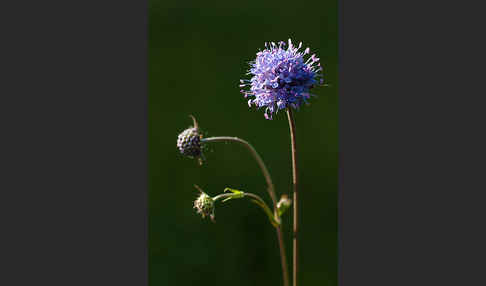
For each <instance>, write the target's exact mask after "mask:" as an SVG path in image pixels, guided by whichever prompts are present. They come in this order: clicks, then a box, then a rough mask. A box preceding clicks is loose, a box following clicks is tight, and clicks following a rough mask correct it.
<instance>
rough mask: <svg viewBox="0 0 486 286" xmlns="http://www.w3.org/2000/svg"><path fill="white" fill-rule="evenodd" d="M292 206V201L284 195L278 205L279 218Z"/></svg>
mask: <svg viewBox="0 0 486 286" xmlns="http://www.w3.org/2000/svg"><path fill="white" fill-rule="evenodd" d="M290 205H292V200H291V199H289V197H288V196H287V195H282V197H281V198H280V201H279V202H278V203H277V211H278V216H282V215H283V214H284V213H285V211H286V210H287V209H288V208H289V207H290Z"/></svg>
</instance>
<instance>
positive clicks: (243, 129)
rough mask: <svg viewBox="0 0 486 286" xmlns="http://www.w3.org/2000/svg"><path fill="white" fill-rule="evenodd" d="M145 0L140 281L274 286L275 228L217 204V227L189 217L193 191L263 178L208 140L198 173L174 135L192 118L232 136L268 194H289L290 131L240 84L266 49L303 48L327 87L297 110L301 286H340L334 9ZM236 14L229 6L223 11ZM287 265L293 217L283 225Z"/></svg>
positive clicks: (259, 215)
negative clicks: (272, 188)
mask: <svg viewBox="0 0 486 286" xmlns="http://www.w3.org/2000/svg"><path fill="white" fill-rule="evenodd" d="M162 3H163V2H161V1H155V0H150V1H149V23H148V51H149V53H148V62H149V71H148V76H149V105H148V113H149V123H148V124H149V146H148V147H149V153H148V156H149V213H148V219H149V241H148V247H149V248H148V250H149V282H150V285H151V286H156V285H157V286H159V285H170V286H172V285H213V286H218V285H224V286H227V285H232V286H239V285H246V286H247V285H282V280H281V268H280V260H279V251H278V244H277V240H276V234H275V231H274V228H273V227H272V226H271V225H270V223H269V222H268V220H267V218H266V217H265V215H264V213H263V212H262V211H261V210H260V209H259V208H258V207H257V206H256V205H254V204H251V203H250V202H249V201H248V200H235V201H230V202H228V203H225V204H218V205H217V208H216V221H217V223H215V224H213V223H211V221H210V220H208V219H206V220H203V219H202V218H201V217H200V216H199V215H197V214H196V213H195V211H194V210H193V209H192V204H193V200H194V199H195V198H196V197H197V191H196V190H195V188H194V187H193V184H198V185H199V186H201V187H202V188H203V189H204V190H205V191H206V192H207V193H209V194H210V195H216V194H218V193H220V192H222V190H223V189H224V188H225V187H233V188H236V189H240V190H244V191H249V192H254V193H257V194H260V195H261V196H262V197H263V198H264V199H265V200H266V201H267V202H269V203H270V199H269V198H268V196H267V194H266V192H265V180H264V178H263V176H262V174H261V172H260V170H259V168H258V166H257V165H256V163H255V161H254V160H253V158H252V157H250V156H249V154H248V152H247V150H246V149H244V148H243V147H242V146H240V145H238V144H226V143H212V144H211V145H210V148H209V150H208V151H207V152H206V153H205V156H206V158H207V160H206V162H205V163H204V164H203V166H198V164H196V162H195V161H194V160H190V159H187V158H184V157H182V155H180V154H179V151H178V150H177V148H176V139H177V135H178V134H179V133H180V132H181V131H183V130H184V129H185V128H187V127H189V126H190V125H191V119H190V118H189V117H188V115H189V114H192V115H194V116H196V118H197V119H198V121H199V124H200V127H201V129H202V130H203V131H204V132H205V135H206V136H223V135H226V136H238V137H241V138H243V139H246V140H248V141H249V142H251V143H252V144H253V145H254V146H255V148H256V149H257V150H258V152H259V153H260V154H261V155H262V157H263V159H264V161H265V162H266V164H267V166H268V168H269V170H270V173H271V175H272V177H273V180H274V183H275V185H276V189H277V194H278V196H280V195H281V194H283V193H288V194H290V192H291V182H292V174H291V158H290V141H289V140H290V139H289V134H288V123H287V118H286V116H285V113H284V112H280V113H278V114H277V115H276V116H274V120H273V121H268V120H265V119H264V117H263V111H262V110H256V109H255V108H252V109H249V108H248V105H247V100H246V99H244V98H243V96H242V95H241V94H240V93H239V90H240V88H239V87H238V84H239V79H240V78H247V76H246V75H245V73H246V71H247V69H248V65H247V62H248V61H250V60H253V59H254V57H255V53H256V52H257V51H258V49H262V48H263V47H264V42H266V41H279V40H284V41H286V40H287V39H288V38H289V37H290V38H292V40H293V42H294V43H298V42H299V41H303V42H304V48H305V47H307V46H309V47H310V48H311V52H314V53H316V54H317V55H318V57H320V59H321V64H322V65H323V66H324V72H325V75H326V78H327V83H328V84H329V85H330V86H329V87H318V88H316V89H314V93H315V94H317V95H318V98H313V99H311V105H310V106H304V107H303V108H302V109H301V110H300V111H299V112H296V113H295V117H296V124H297V143H298V148H299V156H300V166H299V167H300V172H299V174H300V182H301V183H300V200H301V217H300V218H301V227H300V231H301V240H300V241H301V244H300V245H301V255H300V259H301V260H300V262H301V274H300V282H301V283H300V285H337V264H338V256H337V254H338V253H337V251H338V250H337V248H338V244H337V242H338V236H337V228H338V224H337V190H338V169H337V168H338V138H337V136H338V128H337V127H338V122H337V117H338V114H337V111H338V106H337V102H338V100H337V96H338V78H337V67H338V26H337V17H338V10H337V1H336V0H332V1H320V2H316V3H313V4H310V3H307V4H305V5H304V2H299V1H297V2H293V3H288V4H286V3H285V2H279V3H268V4H265V3H261V2H260V1H246V2H235V4H226V8H216V6H217V5H214V4H213V5H212V6H211V5H210V4H207V5H208V6H206V7H204V6H203V5H202V3H201V5H200V7H198V8H196V5H194V4H191V2H190V1H189V2H184V3H182V4H179V5H185V6H192V8H180V7H179V8H175V6H176V5H177V4H174V5H173V7H172V8H168V7H167V6H168V4H167V3H165V4H162ZM231 5H232V6H234V7H233V8H231V7H228V6H231ZM284 228H285V239H286V241H285V242H286V247H287V255H288V260H289V266H290V265H291V236H290V232H289V230H290V229H291V213H290V212H289V213H287V215H286V216H285V217H284Z"/></svg>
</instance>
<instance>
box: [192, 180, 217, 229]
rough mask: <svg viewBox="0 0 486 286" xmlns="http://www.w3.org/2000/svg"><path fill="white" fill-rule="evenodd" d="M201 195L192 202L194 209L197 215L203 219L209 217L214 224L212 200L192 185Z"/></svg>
mask: <svg viewBox="0 0 486 286" xmlns="http://www.w3.org/2000/svg"><path fill="white" fill-rule="evenodd" d="M194 186H195V187H196V188H197V189H198V190H199V191H200V192H201V194H200V195H199V197H198V198H197V199H196V200H195V201H194V208H195V209H196V211H197V213H199V214H201V216H202V217H203V218H205V217H206V216H209V217H210V218H211V220H212V221H213V222H214V200H213V198H211V197H210V196H209V195H208V194H206V193H205V192H203V191H202V190H201V188H199V187H198V186H197V185H194Z"/></svg>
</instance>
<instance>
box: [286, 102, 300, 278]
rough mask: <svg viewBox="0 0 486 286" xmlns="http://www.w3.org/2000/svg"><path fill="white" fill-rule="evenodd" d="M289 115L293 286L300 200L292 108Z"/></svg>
mask: <svg viewBox="0 0 486 286" xmlns="http://www.w3.org/2000/svg"><path fill="white" fill-rule="evenodd" d="M287 117H288V119H289V129H290V139H291V142H292V178H293V180H292V181H293V185H294V203H293V204H294V228H293V232H294V235H293V245H292V246H293V261H292V262H293V268H292V269H293V276H292V278H293V286H297V273H298V254H299V252H298V243H297V242H298V241H297V238H298V237H297V233H298V230H299V212H298V210H299V201H298V196H297V183H298V179H297V144H296V140H295V120H294V117H293V114H292V110H291V109H290V108H287Z"/></svg>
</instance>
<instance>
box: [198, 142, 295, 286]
mask: <svg viewBox="0 0 486 286" xmlns="http://www.w3.org/2000/svg"><path fill="white" fill-rule="evenodd" d="M201 141H202V142H218V141H219V142H222V141H226V142H227V141H233V142H238V143H240V144H242V145H243V146H245V147H246V148H247V149H248V150H249V151H250V153H251V154H252V155H253V157H254V158H255V160H256V161H257V163H258V166H260V169H261V170H262V173H263V176H264V177H265V180H266V182H267V191H268V194H269V195H270V198H271V199H272V203H273V212H274V215H275V216H277V197H276V195H275V187H274V185H273V183H272V178H271V177H270V173H269V172H268V169H267V167H266V166H265V163H264V162H263V160H262V157H260V155H259V154H258V153H257V151H256V150H255V148H253V146H252V145H251V144H250V143H248V142H247V141H245V140H243V139H240V138H238V137H229V136H220V137H209V138H204V139H202V140H201ZM275 229H276V232H277V239H278V246H279V248H280V260H281V262H282V275H283V284H284V286H289V274H288V267H287V255H286V254H285V244H284V240H283V234H282V226H280V225H279V226H276V227H275Z"/></svg>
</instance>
